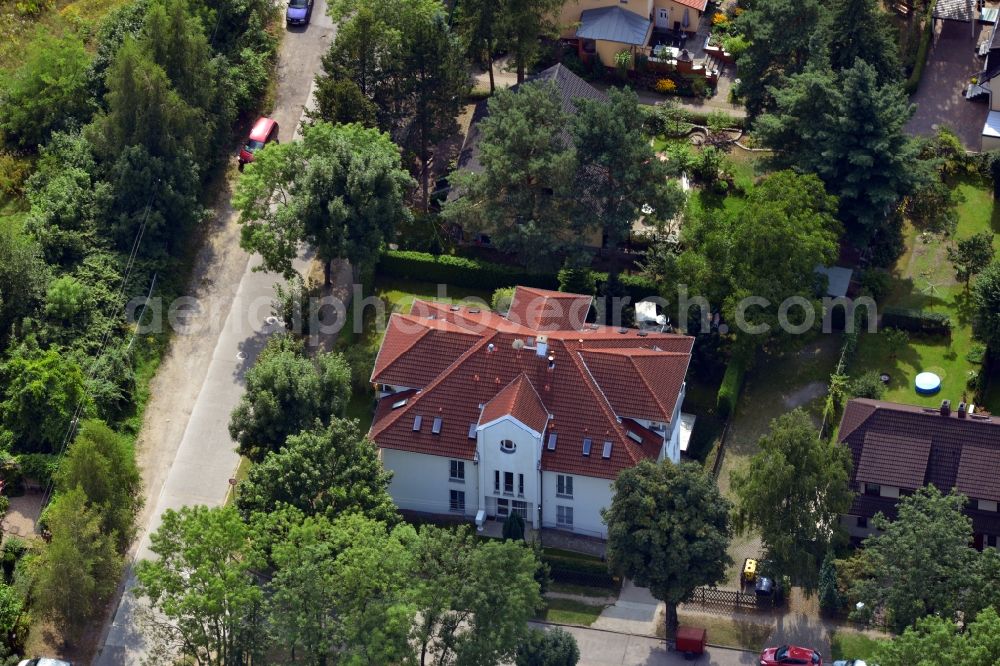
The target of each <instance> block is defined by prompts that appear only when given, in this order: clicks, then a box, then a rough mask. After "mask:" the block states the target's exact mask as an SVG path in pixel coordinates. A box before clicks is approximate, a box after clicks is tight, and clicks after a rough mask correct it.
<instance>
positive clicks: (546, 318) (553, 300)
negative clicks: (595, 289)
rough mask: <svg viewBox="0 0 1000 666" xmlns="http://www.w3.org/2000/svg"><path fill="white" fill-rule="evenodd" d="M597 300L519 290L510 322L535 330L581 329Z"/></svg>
mask: <svg viewBox="0 0 1000 666" xmlns="http://www.w3.org/2000/svg"><path fill="white" fill-rule="evenodd" d="M593 300H594V298H593V297H592V296H583V295H580V294H567V293H565V292H562V291H549V290H548V289H532V288H530V287H517V288H516V289H515V290H514V297H513V298H512V299H511V301H510V309H509V310H508V311H507V319H508V320H510V321H512V322H514V323H515V324H521V325H522V326H526V327H528V328H530V329H532V330H533V331H558V330H562V331H566V330H579V329H581V328H583V325H584V324H585V323H586V321H587V313H588V312H590V305H591V303H592V302H593Z"/></svg>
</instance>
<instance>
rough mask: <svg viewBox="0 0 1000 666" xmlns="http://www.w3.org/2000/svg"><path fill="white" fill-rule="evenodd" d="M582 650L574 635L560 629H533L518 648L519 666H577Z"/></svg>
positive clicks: (516, 661) (517, 660)
mask: <svg viewBox="0 0 1000 666" xmlns="http://www.w3.org/2000/svg"><path fill="white" fill-rule="evenodd" d="M578 661H580V648H579V647H578V646H577V644H576V639H575V638H573V634H571V633H569V632H568V631H566V630H565V629H560V628H559V627H552V628H550V629H548V630H545V631H543V630H541V629H532V630H531V631H530V632H528V638H527V640H526V641H525V642H524V643H522V644H521V646H520V647H518V648H517V659H516V660H515V663H516V664H517V666H576V663H577V662H578Z"/></svg>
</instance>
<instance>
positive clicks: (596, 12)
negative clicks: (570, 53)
mask: <svg viewBox="0 0 1000 666" xmlns="http://www.w3.org/2000/svg"><path fill="white" fill-rule="evenodd" d="M652 26H653V24H652V21H650V20H649V19H646V18H643V17H641V16H639V15H638V14H636V13H635V12H630V11H629V10H627V9H622V8H621V7H619V6H618V5H614V6H611V7H598V8H596V9H587V10H585V11H583V12H581V13H580V27H579V28H577V29H576V36H577V38H579V39H600V40H603V41H606V42H618V43H620V44H631V45H633V46H643V45H644V44H645V43H646V42H647V40H648V39H649V31H650V29H651V28H652Z"/></svg>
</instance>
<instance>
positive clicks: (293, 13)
mask: <svg viewBox="0 0 1000 666" xmlns="http://www.w3.org/2000/svg"><path fill="white" fill-rule="evenodd" d="M312 13H313V0H288V9H286V10H285V23H287V24H288V25H299V24H300V25H305V24H306V23H309V19H311V18H312Z"/></svg>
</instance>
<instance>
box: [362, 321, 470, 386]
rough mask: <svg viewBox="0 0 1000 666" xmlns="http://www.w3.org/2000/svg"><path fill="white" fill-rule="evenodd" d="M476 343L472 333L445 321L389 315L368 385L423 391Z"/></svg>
mask: <svg viewBox="0 0 1000 666" xmlns="http://www.w3.org/2000/svg"><path fill="white" fill-rule="evenodd" d="M479 339H480V336H479V335H477V334H476V333H474V332H472V331H470V330H468V329H466V328H463V327H461V326H458V325H456V324H453V323H451V322H448V321H445V320H441V319H430V318H426V317H424V318H421V317H417V316H414V315H402V314H393V315H392V316H390V317H389V325H388V326H387V327H386V331H385V337H384V338H383V340H382V346H381V347H380V348H379V352H378V356H377V357H376V358H375V368H374V369H373V370H372V377H371V381H372V382H374V383H378V384H389V385H393V386H407V387H410V388H423V387H424V386H427V385H428V384H430V383H431V382H432V381H433V380H434V378H435V377H437V376H438V375H440V374H441V371H442V370H444V369H445V368H447V367H448V366H449V365H451V364H452V362H454V361H455V359H457V358H458V357H459V356H461V355H462V354H463V353H465V352H466V351H467V350H468V349H469V348H470V347H472V345H474V344H475V343H476V342H477V341H478V340H479Z"/></svg>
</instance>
